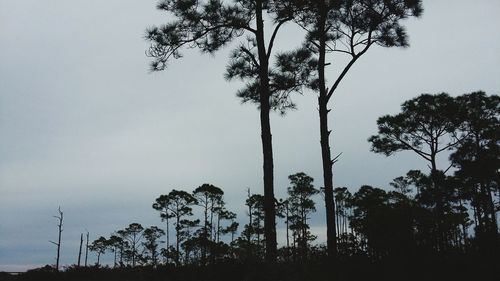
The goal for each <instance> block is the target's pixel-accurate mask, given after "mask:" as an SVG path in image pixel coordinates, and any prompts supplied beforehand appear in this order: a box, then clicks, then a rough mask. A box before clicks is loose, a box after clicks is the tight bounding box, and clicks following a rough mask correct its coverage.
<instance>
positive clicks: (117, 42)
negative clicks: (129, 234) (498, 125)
mask: <svg viewBox="0 0 500 281" xmlns="http://www.w3.org/2000/svg"><path fill="white" fill-rule="evenodd" d="M155 4H156V1H155V0H148V1H145V0H142V1H137V0H135V1H134V0H107V1H99V0H73V1H64V0H46V1H38V0H23V1H18V0H0V271H2V270H7V271H17V270H25V269H26V268H31V267H35V266H40V265H45V264H53V263H55V247H54V245H52V244H51V243H50V242H49V240H55V239H57V226H56V225H57V220H56V219H55V218H54V217H53V216H54V215H56V214H57V208H58V206H61V209H62V210H63V212H64V227H63V228H64V231H63V241H62V249H61V263H62V264H63V265H68V264H73V263H76V259H77V255H78V244H79V239H80V233H84V232H86V231H89V233H90V237H91V239H96V238H97V237H98V236H101V235H104V236H108V235H109V234H110V233H112V232H113V231H116V230H118V229H122V228H124V227H126V226H127V225H128V224H130V223H132V222H139V223H141V224H142V225H144V226H150V225H159V226H164V225H162V222H161V220H160V218H159V216H158V214H157V213H156V212H155V211H154V210H153V209H152V208H151V204H152V202H153V201H154V199H155V198H157V197H158V196H159V195H160V194H166V193H168V192H169V191H170V190H172V189H174V188H175V189H183V190H186V191H192V190H194V189H195V188H196V187H198V186H199V185H201V184H203V183H211V184H214V185H216V186H219V187H221V188H222V189H223V190H224V192H225V199H226V201H227V202H228V208H229V209H231V210H233V211H235V212H237V213H238V216H239V219H240V220H241V221H242V222H243V220H244V219H245V211H244V208H243V207H244V206H243V204H244V201H245V196H246V188H250V189H251V190H252V192H254V193H260V192H262V153H261V143H260V128H259V113H258V110H257V109H256V107H255V106H254V105H251V104H243V105H242V104H241V101H240V100H238V98H237V97H236V96H235V92H236V91H237V89H238V88H239V87H240V86H241V83H240V82H228V81H225V80H224V75H223V73H224V70H225V67H226V65H227V61H228V56H229V52H230V50H231V48H230V47H228V48H226V49H223V50H221V51H220V52H217V53H215V54H214V55H206V54H201V53H200V52H199V51H197V50H187V51H185V52H184V57H183V58H182V59H180V60H176V61H172V62H171V63H170V65H169V68H168V69H167V70H165V71H163V72H156V73H151V72H149V71H148V64H149V62H150V59H149V58H147V57H146V55H145V50H146V49H147V47H148V44H147V42H146V41H145V40H144V35H145V29H146V28H147V27H150V26H153V25H158V24H161V23H166V22H168V21H169V20H171V17H169V16H168V15H167V14H165V13H163V12H160V11H157V10H155ZM423 6H424V13H423V15H422V17H421V18H419V19H410V20H407V21H405V26H407V31H408V34H409V37H410V47H409V48H405V49H396V48H389V49H387V48H382V47H379V46H374V47H372V48H371V49H370V50H369V51H368V52H367V54H365V55H364V56H363V57H362V58H361V59H360V60H359V61H358V62H357V63H356V65H355V66H354V67H353V69H352V70H351V71H350V72H349V74H348V76H347V77H346V78H345V80H344V81H343V82H342V84H341V85H340V87H339V88H338V90H337V92H336V93H335V95H334V97H333V101H332V104H331V105H332V106H331V107H332V113H331V114H330V116H329V117H330V119H329V122H330V126H331V128H332V130H333V132H332V139H331V147H332V150H333V154H338V153H340V152H342V156H341V158H340V160H339V162H337V163H336V164H335V166H334V184H335V186H347V187H349V189H350V190H351V191H352V192H355V191H356V190H357V188H359V187H360V186H361V185H364V184H368V185H372V186H376V187H381V188H387V189H388V188H389V187H388V186H389V182H391V180H392V179H393V178H395V177H398V176H401V175H403V174H405V173H406V172H407V171H408V170H410V169H422V170H426V169H427V167H426V165H425V162H424V161H423V160H421V159H419V158H418V157H417V156H416V155H414V154H412V153H411V152H403V153H399V154H398V155H396V156H391V157H385V156H383V155H377V154H374V153H372V152H370V145H369V143H368V142H367V138H368V137H370V136H371V135H373V134H375V133H376V131H377V127H376V120H377V118H378V117H380V116H382V115H385V114H394V113H397V112H398V111H399V110H400V104H401V103H402V102H404V101H405V100H408V99H410V98H413V97H415V96H417V95H419V94H421V93H440V92H447V93H449V94H450V95H452V96H457V95H460V94H464V93H468V92H472V91H477V90H483V91H485V92H486V93H487V94H497V95H498V94H500V78H499V77H500V68H499V67H498V66H499V65H500V36H499V33H498V27H499V26H500V18H499V17H498V14H500V2H498V1H494V0H481V1H462V0H460V1H456V0H441V1H431V0H424V1H423ZM301 36H302V34H301V33H300V32H299V31H298V29H297V28H296V27H294V26H293V25H288V26H285V28H284V29H283V32H282V33H281V34H280V35H279V37H278V41H277V46H278V49H279V50H290V49H293V48H294V47H296V46H297V45H298V44H299V43H300V41H301ZM330 61H335V63H337V62H342V59H337V58H336V57H335V58H332V57H331V58H330ZM335 63H334V64H333V66H331V67H330V69H329V70H328V73H327V78H328V77H331V78H330V81H332V80H333V79H334V77H335V74H336V71H338V67H337V65H336V64H335ZM293 99H294V101H295V102H296V103H297V105H298V109H297V110H295V111H291V112H288V113H287V114H286V115H285V116H280V115H279V114H273V115H272V116H271V125H272V132H273V145H274V159H275V163H274V165H275V193H276V196H277V197H278V198H280V197H284V196H285V195H286V188H287V187H288V186H289V182H288V178H287V177H288V175H290V174H293V173H296V172H300V171H303V172H305V173H307V174H309V175H310V176H312V177H313V178H314V179H315V182H314V183H315V186H316V187H318V188H319V187H320V186H321V178H322V170H321V154H320V146H319V120H318V119H319V118H318V112H317V105H316V101H317V100H316V94H315V93H311V92H305V93H304V94H303V95H296V96H294V98H293ZM440 164H441V165H443V166H445V165H446V157H445V156H444V157H442V159H441V162H440ZM321 200H322V198H321V197H320V196H318V197H317V198H316V201H317V206H318V212H317V213H316V214H315V215H314V216H313V218H312V220H311V225H312V230H313V232H314V233H315V234H316V235H318V240H317V241H318V242H324V241H325V232H326V231H325V227H324V224H325V223H324V220H325V218H324V211H323V208H322V207H323V203H322V202H321ZM282 227H283V226H282V225H278V228H279V229H278V236H279V237H278V240H279V241H283V240H284V239H285V238H284V237H283V229H282ZM89 259H90V260H89V262H92V263H93V262H95V257H94V256H93V255H91V256H90V257H89ZM107 259H108V261H109V257H108V258H107ZM105 260H106V258H105Z"/></svg>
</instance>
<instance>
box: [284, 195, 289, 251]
mask: <svg viewBox="0 0 500 281" xmlns="http://www.w3.org/2000/svg"><path fill="white" fill-rule="evenodd" d="M285 208H286V249H287V251H288V250H289V249H290V236H289V235H288V230H289V229H290V226H289V224H290V222H289V220H288V202H286V205H285Z"/></svg>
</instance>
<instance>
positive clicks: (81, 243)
mask: <svg viewBox="0 0 500 281" xmlns="http://www.w3.org/2000/svg"><path fill="white" fill-rule="evenodd" d="M82 247H83V233H81V234H80V250H79V251H78V267H80V260H81V258H82Z"/></svg>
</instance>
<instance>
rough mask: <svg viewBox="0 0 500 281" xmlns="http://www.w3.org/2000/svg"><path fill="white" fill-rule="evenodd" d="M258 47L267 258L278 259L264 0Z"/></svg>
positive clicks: (258, 9) (259, 7)
mask: <svg viewBox="0 0 500 281" xmlns="http://www.w3.org/2000/svg"><path fill="white" fill-rule="evenodd" d="M255 6H256V13H255V14H256V24H257V32H256V37H257V38H256V39H257V48H258V53H259V63H260V69H259V80H260V125H261V138H262V154H263V158H264V165H263V170H264V213H265V219H264V233H265V237H266V261H267V262H269V263H275V262H276V255H277V243H276V209H275V208H276V206H275V203H274V180H273V172H274V171H273V170H274V167H273V146H272V135H271V124H270V119H269V112H270V103H269V98H270V91H269V69H268V67H269V61H268V58H267V52H266V46H265V41H264V40H265V39H264V20H263V18H262V16H263V15H262V13H263V7H262V0H256V5H255Z"/></svg>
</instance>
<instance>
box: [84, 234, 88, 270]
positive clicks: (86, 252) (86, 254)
mask: <svg viewBox="0 0 500 281" xmlns="http://www.w3.org/2000/svg"><path fill="white" fill-rule="evenodd" d="M88 257H89V232H88V231H87V245H86V246H85V267H87V259H88Z"/></svg>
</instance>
